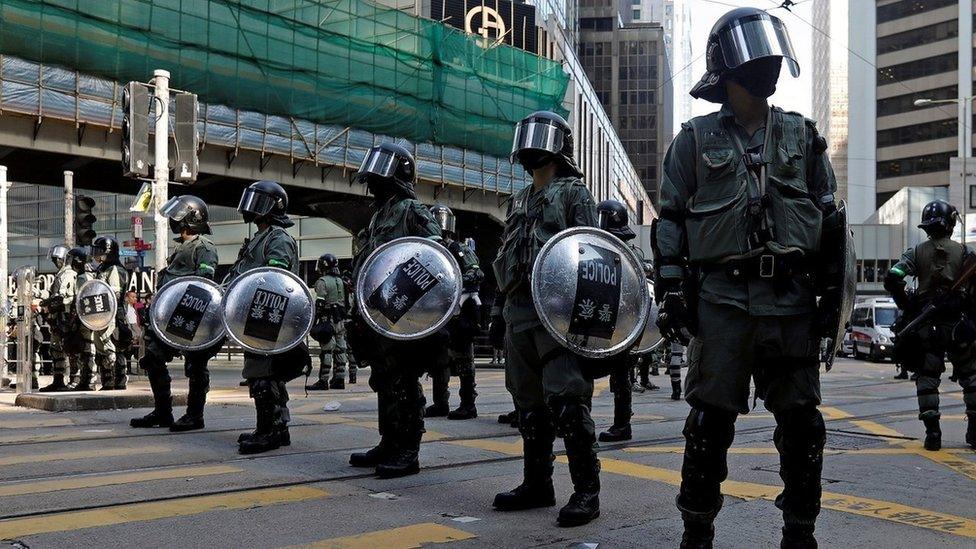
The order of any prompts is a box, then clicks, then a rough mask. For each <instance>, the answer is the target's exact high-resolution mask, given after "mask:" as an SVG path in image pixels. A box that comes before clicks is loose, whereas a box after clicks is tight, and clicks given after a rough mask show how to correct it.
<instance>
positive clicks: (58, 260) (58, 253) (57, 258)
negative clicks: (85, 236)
mask: <svg viewBox="0 0 976 549" xmlns="http://www.w3.org/2000/svg"><path fill="white" fill-rule="evenodd" d="M47 257H48V259H50V260H51V263H54V266H55V267H57V268H58V270H61V268H62V267H64V263H65V258H66V257H68V247H67V246H65V245H64V244H55V245H54V246H51V249H50V250H49V251H48V253H47Z"/></svg>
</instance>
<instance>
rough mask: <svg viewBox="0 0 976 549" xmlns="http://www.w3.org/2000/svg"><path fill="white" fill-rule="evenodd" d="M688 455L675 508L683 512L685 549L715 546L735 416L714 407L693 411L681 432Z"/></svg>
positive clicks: (733, 435)
mask: <svg viewBox="0 0 976 549" xmlns="http://www.w3.org/2000/svg"><path fill="white" fill-rule="evenodd" d="M682 434H684V436H685V455H684V461H683V462H682V464H681V487H680V489H679V491H678V497H677V498H676V499H675V505H676V506H677V507H678V510H679V511H681V518H682V520H683V521H684V534H683V536H682V538H681V547H682V548H684V549H708V548H711V546H712V538H714V536H715V529H714V527H713V526H712V524H713V522H714V520H715V516H716V515H718V512H719V510H721V509H722V503H723V498H722V491H721V485H722V481H724V480H725V477H726V476H728V472H729V471H728V465H727V463H726V458H727V454H728V449H729V446H731V445H732V440H733V438H734V437H735V414H734V413H731V412H726V411H723V410H718V409H714V408H692V409H691V412H689V413H688V419H687V420H686V421H685V427H684V430H683V431H682Z"/></svg>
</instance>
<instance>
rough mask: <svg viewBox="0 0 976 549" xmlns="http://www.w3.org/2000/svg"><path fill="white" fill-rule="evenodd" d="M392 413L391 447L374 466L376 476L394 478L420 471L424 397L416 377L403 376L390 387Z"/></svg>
mask: <svg viewBox="0 0 976 549" xmlns="http://www.w3.org/2000/svg"><path fill="white" fill-rule="evenodd" d="M392 398H394V399H395V402H396V412H395V416H394V417H392V418H391V419H390V421H391V428H392V431H393V438H392V440H393V443H394V444H393V451H392V452H390V453H389V454H388V455H387V456H386V459H384V460H383V461H382V462H381V463H380V464H379V465H377V466H376V475H377V476H378V477H380V478H398V477H405V476H407V475H415V474H417V473H418V472H419V471H420V440H421V438H422V437H423V436H424V403H425V402H426V400H425V399H424V394H423V389H422V388H421V387H420V381H419V380H415V379H406V378H404V379H403V380H402V381H401V382H400V383H399V384H398V386H397V387H396V389H395V390H394V393H393V395H392Z"/></svg>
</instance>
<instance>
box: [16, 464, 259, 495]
mask: <svg viewBox="0 0 976 549" xmlns="http://www.w3.org/2000/svg"><path fill="white" fill-rule="evenodd" d="M239 472H241V469H238V468H237V467H230V466H227V465H211V466H204V467H180V468H176V469H163V470H157V471H145V472H132V473H119V474H114V475H92V476H83V477H74V478H68V479H59V480H43V481H29V482H22V483H17V484H8V485H5V486H4V485H0V497H9V496H23V495H26V494H41V493H44V492H57V491H60V490H80V489H84V488H97V487H99V486H114V485H117V484H132V483H136V482H147V481H151V480H166V479H176V478H194V477H204V476H210V475H224V474H227V473H239Z"/></svg>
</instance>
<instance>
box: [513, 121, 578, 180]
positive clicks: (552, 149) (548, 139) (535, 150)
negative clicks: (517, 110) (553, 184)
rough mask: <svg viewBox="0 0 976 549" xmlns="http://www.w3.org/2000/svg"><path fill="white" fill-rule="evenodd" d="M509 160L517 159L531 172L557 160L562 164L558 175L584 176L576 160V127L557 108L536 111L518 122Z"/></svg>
mask: <svg viewBox="0 0 976 549" xmlns="http://www.w3.org/2000/svg"><path fill="white" fill-rule="evenodd" d="M509 160H510V161H511V162H512V164H514V163H516V162H518V163H519V164H521V165H522V167H523V168H525V171H527V172H529V173H530V174H531V173H532V170H534V169H536V168H541V167H542V166H545V165H546V164H548V163H549V162H550V161H552V160H555V161H556V162H557V163H558V164H559V169H558V170H557V172H556V175H560V176H566V175H569V176H575V177H583V172H581V171H580V169H579V167H578V166H577V165H576V161H575V160H573V130H572V128H570V127H569V124H568V123H567V122H566V120H565V119H564V118H563V117H561V116H559V115H558V114H556V113H554V112H549V111H539V112H534V113H532V114H530V115H529V116H526V117H525V118H523V119H522V120H521V121H519V123H518V124H516V125H515V138H514V139H513V140H512V154H511V156H509Z"/></svg>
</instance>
